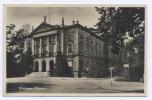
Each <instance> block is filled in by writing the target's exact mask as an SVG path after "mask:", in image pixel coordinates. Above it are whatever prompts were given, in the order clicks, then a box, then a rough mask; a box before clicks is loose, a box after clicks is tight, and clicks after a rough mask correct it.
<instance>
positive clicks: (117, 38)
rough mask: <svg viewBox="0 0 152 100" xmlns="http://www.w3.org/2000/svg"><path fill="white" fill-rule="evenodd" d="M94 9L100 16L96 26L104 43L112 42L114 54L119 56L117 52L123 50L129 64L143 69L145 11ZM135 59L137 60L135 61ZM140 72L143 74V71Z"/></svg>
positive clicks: (124, 8)
mask: <svg viewBox="0 0 152 100" xmlns="http://www.w3.org/2000/svg"><path fill="white" fill-rule="evenodd" d="M95 9H96V11H97V12H98V13H99V14H100V15H101V16H100V18H99V22H98V23H97V24H96V26H97V29H98V30H99V31H100V32H102V33H103V36H104V39H105V42H106V41H109V40H110V41H112V42H113V46H114V48H115V49H114V50H115V51H114V53H116V54H119V52H117V51H119V49H122V48H125V50H126V51H127V52H126V53H127V55H128V57H126V58H128V59H129V60H128V59H127V61H128V62H129V64H131V66H133V65H134V66H135V67H138V66H139V65H140V67H144V32H145V27H144V23H145V9H144V8H143V7H96V8H95ZM135 57H136V58H138V59H136V60H135ZM135 63H137V64H135ZM141 69H143V68H141ZM140 72H142V73H141V74H143V70H140ZM133 73H135V72H133Z"/></svg>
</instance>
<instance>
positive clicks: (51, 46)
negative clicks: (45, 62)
mask: <svg viewBox="0 0 152 100" xmlns="http://www.w3.org/2000/svg"><path fill="white" fill-rule="evenodd" d="M55 40H56V36H55V35H51V36H50V37H49V55H50V56H51V55H53V53H54V46H55Z"/></svg>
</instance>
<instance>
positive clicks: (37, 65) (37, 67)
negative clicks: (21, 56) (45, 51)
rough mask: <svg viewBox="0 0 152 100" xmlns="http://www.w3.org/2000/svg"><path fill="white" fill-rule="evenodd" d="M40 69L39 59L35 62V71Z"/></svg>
mask: <svg viewBox="0 0 152 100" xmlns="http://www.w3.org/2000/svg"><path fill="white" fill-rule="evenodd" d="M38 70H39V63H38V61H36V62H35V63H34V68H33V71H34V72H38Z"/></svg>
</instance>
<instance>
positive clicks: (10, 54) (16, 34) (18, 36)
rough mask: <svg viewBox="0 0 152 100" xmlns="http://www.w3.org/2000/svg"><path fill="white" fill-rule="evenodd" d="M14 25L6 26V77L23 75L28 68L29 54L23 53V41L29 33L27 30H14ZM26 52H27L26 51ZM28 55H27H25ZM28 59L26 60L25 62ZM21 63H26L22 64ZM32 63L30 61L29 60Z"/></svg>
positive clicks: (23, 28)
mask: <svg viewBox="0 0 152 100" xmlns="http://www.w3.org/2000/svg"><path fill="white" fill-rule="evenodd" d="M15 28H16V27H15V25H14V24H10V25H8V26H6V43H7V48H6V52H7V74H8V77H9V76H12V75H17V73H24V74H25V70H26V69H27V68H26V67H28V66H29V64H31V63H29V61H28V60H29V59H30V60H31V59H32V57H31V54H30V53H29V52H23V51H24V39H25V37H26V36H27V34H28V33H29V32H28V31H27V28H25V27H22V28H21V29H19V30H16V29H15ZM27 51H28V50H27ZM27 53H28V55H27ZM25 59H28V60H25ZM23 61H24V62H25V61H27V62H25V63H23ZM31 61H32V60H31Z"/></svg>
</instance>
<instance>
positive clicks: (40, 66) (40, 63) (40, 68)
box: [38, 60, 42, 72]
mask: <svg viewBox="0 0 152 100" xmlns="http://www.w3.org/2000/svg"><path fill="white" fill-rule="evenodd" d="M38 62H39V68H38V70H39V72H41V71H42V60H39V61H38Z"/></svg>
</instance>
